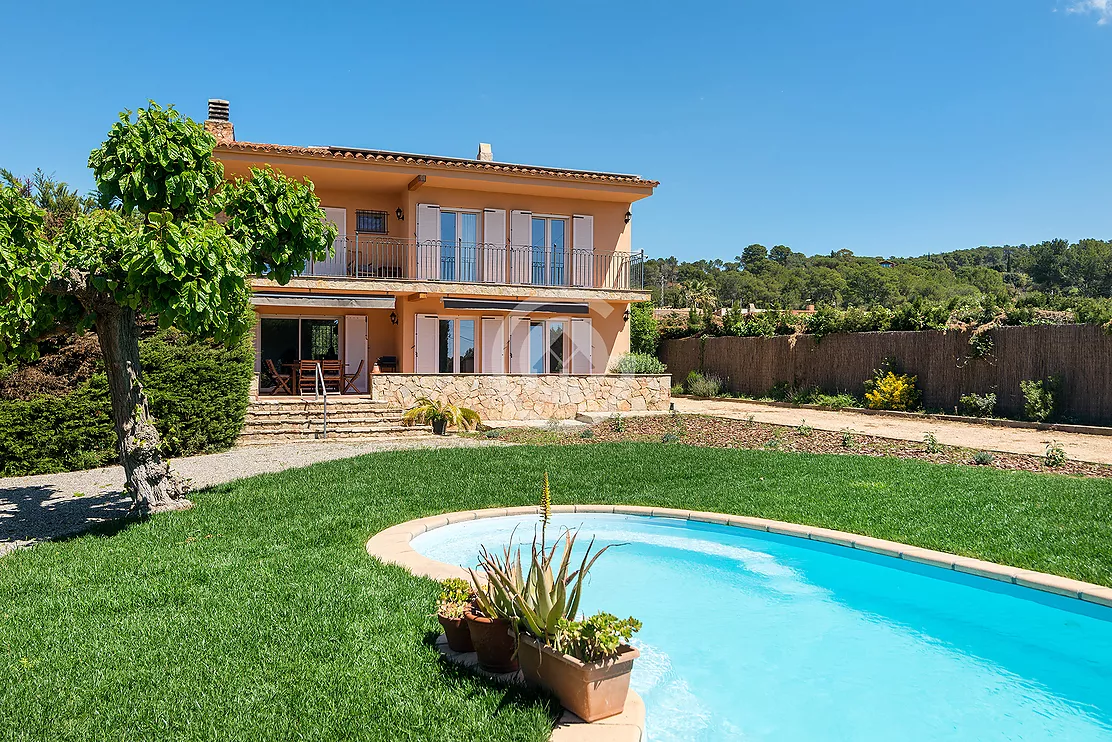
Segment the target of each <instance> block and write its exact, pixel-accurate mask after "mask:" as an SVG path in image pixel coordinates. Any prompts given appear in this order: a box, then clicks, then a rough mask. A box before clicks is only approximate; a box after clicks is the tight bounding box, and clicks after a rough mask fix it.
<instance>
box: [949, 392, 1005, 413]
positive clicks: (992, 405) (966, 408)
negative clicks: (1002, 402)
mask: <svg viewBox="0 0 1112 742" xmlns="http://www.w3.org/2000/svg"><path fill="white" fill-rule="evenodd" d="M958 409H959V410H960V411H961V414H963V415H968V416H969V417H992V413H993V412H994V411H995V410H996V394H995V393H992V392H990V393H988V394H963V395H961V397H960V398H959V399H958Z"/></svg>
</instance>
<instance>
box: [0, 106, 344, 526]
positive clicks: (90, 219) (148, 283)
mask: <svg viewBox="0 0 1112 742" xmlns="http://www.w3.org/2000/svg"><path fill="white" fill-rule="evenodd" d="M215 145H216V140H215V138H214V137H213V136H212V135H210V134H209V133H208V132H206V131H205V130H204V128H203V127H202V126H201V125H200V124H197V123H196V122H194V121H192V120H190V119H188V118H186V117H184V116H182V115H181V114H179V113H178V112H177V111H175V110H174V108H173V107H172V106H171V107H169V108H162V107H161V106H159V105H157V104H155V103H153V102H152V103H150V104H149V106H148V107H147V108H145V109H139V110H138V111H137V112H135V113H134V114H133V113H132V112H130V111H125V112H123V113H121V114H120V120H119V121H118V122H117V123H116V124H114V125H113V126H112V129H111V130H110V131H109V132H108V137H107V138H106V139H105V141H104V143H103V144H101V146H100V147H99V148H97V149H96V150H94V151H93V152H92V154H91V155H90V156H89V167H90V168H92V170H93V174H94V176H95V178H96V183H97V189H98V193H97V196H96V199H95V203H97V204H100V205H101V206H102V208H93V207H91V206H90V207H89V208H86V209H83V210H77V209H74V210H72V211H71V212H69V213H68V216H67V218H66V219H64V220H63V221H62V222H61V223H59V222H58V220H57V219H55V218H52V217H54V216H56V215H49V214H48V213H47V212H46V211H44V210H43V209H42V208H40V207H39V205H37V204H36V203H35V202H34V201H33V200H32V199H31V198H30V197H29V193H28V191H27V189H25V188H24V189H21V188H19V187H13V186H12V185H3V184H0V356H2V358H3V359H6V360H13V359H19V358H33V357H34V356H35V355H36V354H37V353H38V347H39V344H40V343H41V342H43V341H44V340H45V339H47V338H49V337H52V336H55V335H58V334H61V333H66V332H80V331H84V330H88V329H93V330H95V331H96V334H97V336H98V338H99V340H100V346H101V349H102V352H103V356H104V366H105V371H106V373H107V376H108V389H109V394H110V398H111V401H112V417H113V420H114V422H115V427H116V433H117V436H118V439H119V450H120V463H121V464H123V467H124V471H125V474H126V477H127V490H128V492H129V493H130V494H131V496H132V498H133V499H134V509H135V510H136V511H137V512H138V513H139V514H142V515H146V514H150V513H153V512H157V511H162V510H176V509H180V508H183V507H188V506H189V501H188V500H187V499H186V498H185V495H186V491H185V486H184V484H183V482H182V481H181V480H180V479H179V478H178V477H177V476H175V475H174V473H173V472H172V471H171V469H170V467H169V464H168V462H167V461H166V459H165V457H164V456H163V452H162V445H161V440H160V438H159V434H158V430H157V429H156V428H155V425H154V421H153V419H152V417H151V413H150V410H149V408H148V405H147V396H146V394H145V393H144V391H143V383H142V380H143V374H142V369H141V368H140V365H139V319H140V318H145V319H148V320H152V319H154V320H157V321H158V323H159V325H160V326H162V327H170V326H173V327H176V328H178V329H180V330H183V331H185V332H187V333H190V334H191V335H194V336H196V337H203V338H211V339H214V340H218V341H223V342H226V343H234V342H236V341H237V340H239V339H241V338H242V337H243V335H244V334H245V333H246V332H248V331H249V330H250V328H251V325H252V319H253V313H252V312H251V311H250V296H251V291H250V280H251V278H252V277H253V276H256V275H266V276H269V277H271V278H273V279H275V280H276V281H278V282H280V283H286V282H288V281H289V280H290V278H291V277H292V276H294V275H296V274H297V273H298V272H299V271H300V270H301V269H302V267H303V266H304V265H305V261H306V260H308V259H309V258H318V259H319V258H322V257H325V256H326V255H327V253H328V251H329V250H330V249H331V245H332V242H333V240H334V239H335V228H334V227H332V226H331V225H329V224H327V223H326V222H325V221H324V219H323V213H322V211H321V208H320V202H319V200H318V199H317V197H316V195H315V194H314V192H313V185H312V183H310V182H308V181H306V182H298V181H294V180H291V179H289V178H287V177H285V176H283V175H281V174H280V173H277V172H275V171H273V170H270V169H253V170H252V171H251V177H250V178H249V179H247V180H244V179H239V178H237V179H235V180H231V181H225V179H224V168H223V166H222V165H221V164H220V163H219V162H217V161H216V160H214V159H213V156H212V152H213V147H215Z"/></svg>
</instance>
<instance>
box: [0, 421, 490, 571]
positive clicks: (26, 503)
mask: <svg viewBox="0 0 1112 742" xmlns="http://www.w3.org/2000/svg"><path fill="white" fill-rule="evenodd" d="M481 445H488V446H489V445H504V444H501V443H498V442H497V441H485V440H478V439H474V438H460V437H457V436H448V437H446V438H440V437H429V438H413V439H403V438H399V439H394V440H375V441H351V442H346V441H329V442H326V441H306V442H298V443H283V444H279V445H273V446H242V447H239V448H234V449H232V450H231V451H226V452H224V453H215V454H209V455H206V456H193V457H190V458H184V459H174V461H173V462H172V463H173V467H174V470H175V471H177V472H178V474H180V475H181V476H183V477H185V478H187V479H189V480H190V481H191V483H192V485H193V487H194V488H195V489H200V488H202V487H209V486H212V485H215V484H223V483H224V482H230V481H232V480H234V479H242V478H243V477H250V476H254V475H256V474H264V473H268V472H277V471H282V470H283V469H293V468H296V467H300V466H309V465H310V464H315V463H317V462H320V461H331V460H333V459H345V458H350V457H352V456H360V455H362V454H365V453H376V452H379V451H398V450H403V449H414V448H453V447H461V446H481ZM123 481H124V472H123V468H122V467H119V466H109V467H105V468H103V469H88V470H86V471H75V472H67V473H65V474H42V475H38V476H33V477H7V478H0V556H3V555H4V554H6V553H8V552H9V551H11V550H12V549H15V548H18V547H20V546H27V545H29V544H33V543H35V542H36V541H43V540H47V539H53V538H59V537H63V536H68V535H73V534H75V533H81V532H82V531H86V530H88V529H89V528H92V527H95V526H96V525H98V524H101V523H104V522H106V521H110V520H114V519H116V518H120V517H122V516H124V515H126V514H127V511H128V508H129V507H130V505H131V498H129V497H128V496H127V495H125V494H124V492H123Z"/></svg>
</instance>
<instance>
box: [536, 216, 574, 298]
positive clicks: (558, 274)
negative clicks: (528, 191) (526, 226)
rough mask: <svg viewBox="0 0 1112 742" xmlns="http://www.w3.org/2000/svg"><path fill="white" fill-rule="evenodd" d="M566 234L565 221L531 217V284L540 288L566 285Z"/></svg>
mask: <svg viewBox="0 0 1112 742" xmlns="http://www.w3.org/2000/svg"><path fill="white" fill-rule="evenodd" d="M567 234H568V220H567V219H557V218H553V217H546V216H534V217H533V222H532V235H531V237H532V245H533V252H532V274H531V276H530V277H531V278H532V283H534V284H536V285H540V286H564V285H566V283H567V267H566V265H567Z"/></svg>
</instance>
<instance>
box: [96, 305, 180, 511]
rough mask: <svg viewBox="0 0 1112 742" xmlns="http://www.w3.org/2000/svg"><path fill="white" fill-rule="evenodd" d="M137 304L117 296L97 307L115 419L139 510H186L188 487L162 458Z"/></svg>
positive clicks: (123, 461)
mask: <svg viewBox="0 0 1112 742" xmlns="http://www.w3.org/2000/svg"><path fill="white" fill-rule="evenodd" d="M135 320H136V318H135V310H133V309H126V308H124V307H121V306H119V305H118V304H115V303H114V302H111V301H106V302H98V306H97V307H96V328H97V336H98V338H99V339H100V347H101V351H102V352H103V353H104V370H105V371H106V372H107V374H108V394H109V397H110V398H111V400H112V419H113V422H115V425H116V439H117V441H118V443H119V449H120V463H121V464H123V467H124V473H125V475H126V477H127V491H128V494H130V495H131V497H132V499H133V500H134V504H133V505H132V509H133V510H134V511H136V512H137V513H138V514H139V515H143V516H146V515H150V514H151V513H158V512H163V511H167V510H182V509H185V508H188V507H190V506H191V505H192V503H191V502H189V500H187V499H185V497H184V495H185V491H186V488H185V487H184V486H183V485H182V482H181V481H180V480H179V479H178V478H177V476H176V475H175V474H174V473H173V472H172V471H170V465H169V463H168V462H167V461H166V460H165V459H163V458H162V438H161V437H160V436H159V434H158V429H157V428H155V426H154V419H153V418H152V417H151V412H150V408H149V407H148V405H147V395H146V392H144V391H143V385H142V384H141V383H140V378H139V377H140V367H139V326H138V324H137V323H136V321H135Z"/></svg>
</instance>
